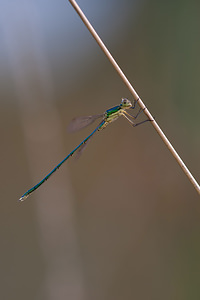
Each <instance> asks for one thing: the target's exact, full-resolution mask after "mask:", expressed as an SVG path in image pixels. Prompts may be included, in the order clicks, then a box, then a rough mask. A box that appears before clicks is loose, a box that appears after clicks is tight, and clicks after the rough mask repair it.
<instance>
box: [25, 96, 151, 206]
mask: <svg viewBox="0 0 200 300" xmlns="http://www.w3.org/2000/svg"><path fill="white" fill-rule="evenodd" d="M137 101H138V100H134V103H133V104H132V103H131V101H130V100H128V99H126V98H124V99H122V101H121V104H120V105H117V106H114V107H112V108H110V109H108V110H106V111H105V113H103V114H100V115H94V116H87V117H79V118H75V119H73V120H72V122H71V123H70V125H69V131H71V132H72V131H76V130H79V129H81V128H84V127H86V126H88V125H90V124H92V123H93V122H94V121H95V120H97V119H98V118H102V120H101V122H100V124H99V125H98V126H97V127H96V128H95V130H94V131H93V132H92V133H91V134H90V135H88V137H86V138H85V139H84V140H83V141H82V142H81V143H80V144H79V145H78V146H77V147H76V148H75V149H74V150H73V151H72V152H70V153H69V154H68V155H67V156H66V157H65V158H64V159H63V160H62V161H61V162H60V163H59V164H58V165H57V166H56V167H55V168H54V169H53V170H52V171H51V172H50V173H49V174H48V175H46V176H45V177H44V178H43V179H42V180H41V181H40V182H39V183H38V184H36V185H35V186H34V187H32V188H31V189H29V190H28V191H27V192H26V193H24V194H23V195H22V197H21V198H20V199H19V201H24V200H25V199H26V198H27V197H28V196H29V195H30V194H31V193H32V192H34V191H35V190H37V189H38V188H39V186H41V185H42V184H43V183H44V182H45V181H46V180H48V179H49V177H50V176H51V175H52V174H53V173H54V172H55V171H56V170H58V169H59V168H60V166H61V165H62V164H63V163H64V162H65V161H66V160H68V158H69V157H70V156H72V155H73V154H74V153H75V152H76V153H77V155H78V156H79V155H80V154H81V153H82V151H83V149H84V148H85V147H86V145H87V144H88V142H89V140H90V139H91V137H92V136H93V135H94V134H95V133H96V132H97V131H100V130H102V129H104V128H105V127H106V126H107V125H108V124H110V123H111V122H113V121H115V120H117V119H118V118H119V117H120V116H123V117H124V118H126V119H127V120H128V121H129V123H130V124H131V125H132V126H133V127H135V126H138V125H140V124H143V123H145V122H147V121H152V120H149V119H147V120H144V121H142V122H139V123H135V122H134V121H133V120H135V119H136V118H137V117H138V116H139V114H140V113H141V112H142V111H143V110H144V109H141V108H140V109H139V111H138V112H137V114H136V115H135V116H133V115H131V114H129V113H127V111H126V110H128V109H134V108H135V107H136V103H137Z"/></svg>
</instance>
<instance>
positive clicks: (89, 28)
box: [69, 0, 200, 195]
mask: <svg viewBox="0 0 200 300" xmlns="http://www.w3.org/2000/svg"><path fill="white" fill-rule="evenodd" d="M69 2H70V3H71V5H72V6H73V7H74V9H75V10H76V12H77V13H78V15H79V16H80V18H81V20H82V21H83V23H84V24H85V26H86V27H87V29H88V30H89V32H90V33H91V34H92V36H93V37H94V39H95V40H96V42H97V43H98V45H99V47H100V48H101V49H102V51H103V52H104V54H105V55H106V57H107V58H108V59H109V61H110V62H111V64H112V65H113V67H114V68H115V70H116V71H117V73H118V74H119V76H120V77H121V79H122V80H123V82H124V83H125V85H126V86H127V87H128V89H129V91H130V92H131V94H132V95H133V97H134V99H135V100H137V102H138V104H139V106H140V107H141V108H142V109H144V113H145V114H146V116H147V117H148V118H149V119H150V120H153V119H154V118H153V117H152V115H151V113H150V112H149V110H148V109H147V108H146V106H145V105H144V103H143V102H142V100H141V99H140V97H139V96H138V94H137V92H136V91H135V89H134V88H133V86H132V85H131V83H130V82H129V80H128V79H127V77H126V76H125V74H124V73H123V72H122V70H121V68H120V67H119V66H118V64H117V63H116V61H115V59H114V58H113V56H112V55H111V53H110V52H109V51H108V49H107V48H106V46H105V45H104V43H103V42H102V40H101V39H100V37H99V36H98V34H97V33H96V31H95V30H94V28H93V27H92V25H91V24H90V22H89V21H88V19H87V18H86V16H85V15H84V13H83V12H82V10H81V9H80V7H79V6H78V4H77V3H76V1H75V0H69ZM151 123H152V125H153V127H154V128H155V130H156V131H157V133H158V134H159V136H160V137H161V139H162V140H163V142H164V143H165V145H166V146H167V148H168V149H169V151H170V152H171V154H172V155H173V157H174V158H175V159H176V161H177V163H178V164H179V165H180V167H181V169H182V170H183V172H184V173H185V175H186V176H187V177H188V179H189V180H190V182H191V183H192V185H193V186H194V188H195V189H196V191H197V193H198V194H199V195H200V186H199V184H198V182H197V181H196V179H195V178H194V176H193V175H192V174H191V172H190V171H189V169H188V168H187V166H186V165H185V163H184V162H183V160H182V159H181V158H180V156H179V155H178V153H177V152H176V150H175V149H174V147H173V146H172V144H171V143H170V141H169V140H168V139H167V137H166V136H165V134H164V132H163V131H162V130H161V128H160V127H159V125H158V124H157V122H156V121H155V120H154V121H153V122H151Z"/></svg>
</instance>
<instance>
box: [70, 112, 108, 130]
mask: <svg viewBox="0 0 200 300" xmlns="http://www.w3.org/2000/svg"><path fill="white" fill-rule="evenodd" d="M99 118H103V114H100V115H94V116H86V117H78V118H74V119H73V120H72V121H71V122H70V124H69V126H68V131H69V132H75V131H77V130H80V129H82V128H85V127H86V126H88V125H90V124H92V123H93V122H94V121H96V120H97V119H99Z"/></svg>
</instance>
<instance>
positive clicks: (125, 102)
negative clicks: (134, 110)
mask: <svg viewBox="0 0 200 300" xmlns="http://www.w3.org/2000/svg"><path fill="white" fill-rule="evenodd" d="M120 106H122V107H124V108H130V107H131V106H132V103H131V101H130V100H128V99H126V98H122V102H121V104H120Z"/></svg>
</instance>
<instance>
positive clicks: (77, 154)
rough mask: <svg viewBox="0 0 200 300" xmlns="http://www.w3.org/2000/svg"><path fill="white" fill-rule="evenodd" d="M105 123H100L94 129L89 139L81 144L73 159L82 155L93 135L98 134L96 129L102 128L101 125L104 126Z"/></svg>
mask: <svg viewBox="0 0 200 300" xmlns="http://www.w3.org/2000/svg"><path fill="white" fill-rule="evenodd" d="M104 123H105V121H102V122H101V123H100V124H99V126H98V127H97V128H96V130H95V132H94V133H93V134H92V135H91V136H90V137H89V139H87V141H86V142H85V143H83V145H82V146H81V147H80V148H79V150H78V151H77V152H76V156H75V159H78V158H79V157H80V156H81V154H82V153H83V151H84V150H85V148H86V147H87V145H88V143H89V142H90V141H91V139H92V138H93V136H94V134H95V133H96V132H98V129H99V128H100V127H101V126H102V124H104Z"/></svg>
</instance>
